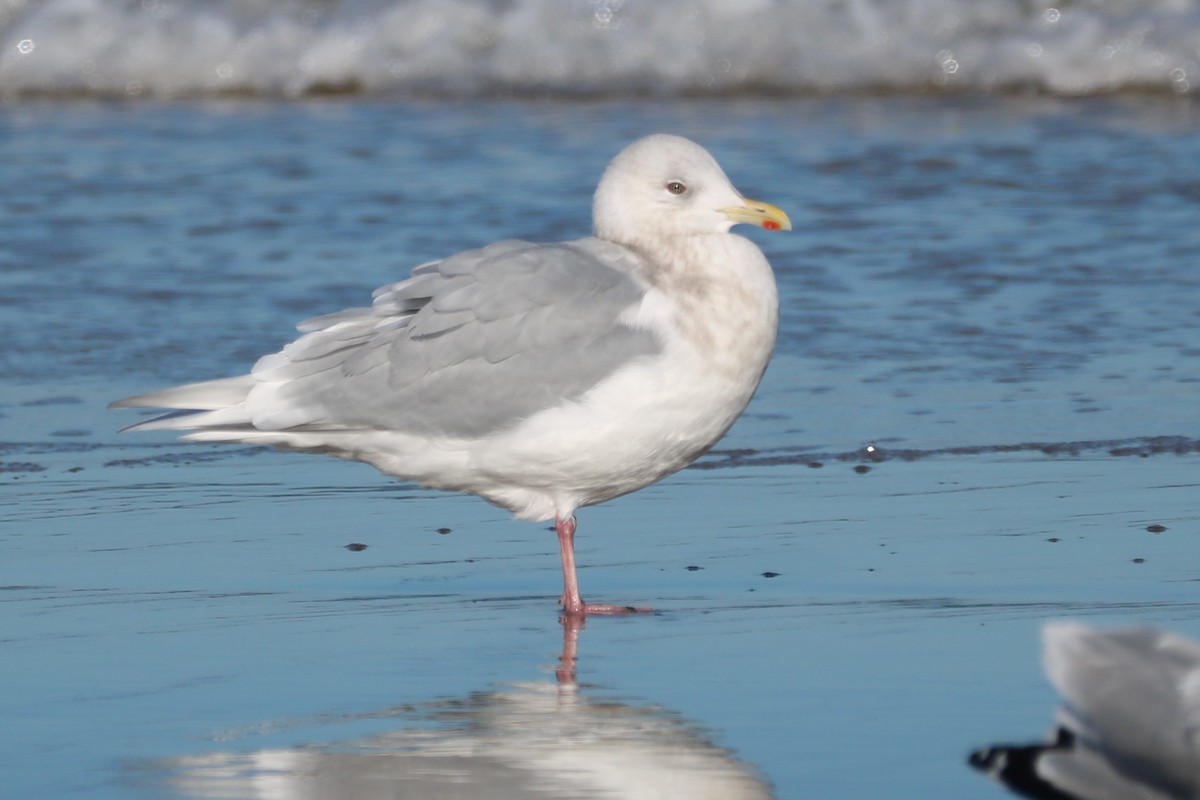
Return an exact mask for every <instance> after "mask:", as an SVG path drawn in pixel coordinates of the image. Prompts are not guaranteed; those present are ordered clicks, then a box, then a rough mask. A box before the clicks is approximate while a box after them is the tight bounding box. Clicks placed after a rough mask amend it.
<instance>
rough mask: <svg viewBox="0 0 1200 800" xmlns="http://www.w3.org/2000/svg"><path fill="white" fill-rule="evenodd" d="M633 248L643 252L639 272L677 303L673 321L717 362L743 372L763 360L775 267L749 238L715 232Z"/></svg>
mask: <svg viewBox="0 0 1200 800" xmlns="http://www.w3.org/2000/svg"><path fill="white" fill-rule="evenodd" d="M632 249H633V250H634V252H635V253H637V255H638V256H639V257H640V258H639V263H638V267H639V269H638V271H637V275H638V277H639V278H641V279H642V280H643V281H645V282H646V283H647V284H648V285H649V286H650V287H652V288H654V289H657V290H658V292H659V293H660V294H661V296H662V297H663V298H664V299H665V300H666V301H667V303H668V304H669V305H670V306H671V307H673V308H674V309H675V313H674V314H673V317H674V325H675V327H676V328H677V330H679V331H680V332H681V333H682V334H684V335H685V336H686V337H687V339H688V340H689V341H691V342H692V344H693V346H694V347H695V349H696V350H697V351H699V352H701V353H703V354H705V356H706V357H707V358H708V359H710V360H711V362H712V367H713V368H714V369H718V370H721V371H725V369H726V368H728V370H729V371H730V372H731V373H734V372H736V373H739V374H740V373H742V372H744V371H745V370H747V369H749V370H759V371H760V372H761V370H763V369H765V368H766V363H767V359H768V358H769V357H770V354H771V349H772V348H773V347H774V344H775V332H776V328H777V324H778V319H779V296H778V293H777V290H776V287H775V276H774V273H772V272H771V267H770V265H769V264H768V263H767V259H766V258H765V257H764V256H763V254H762V251H761V250H759V249H758V247H757V246H756V245H755V244H754V243H753V242H751V241H750V240H749V239H746V238H744V237H741V236H737V235H735V234H730V233H714V234H706V235H701V236H680V237H672V238H670V239H666V240H662V243H655V246H654V247H652V248H642V247H634V248H632ZM726 361H728V362H729V363H726Z"/></svg>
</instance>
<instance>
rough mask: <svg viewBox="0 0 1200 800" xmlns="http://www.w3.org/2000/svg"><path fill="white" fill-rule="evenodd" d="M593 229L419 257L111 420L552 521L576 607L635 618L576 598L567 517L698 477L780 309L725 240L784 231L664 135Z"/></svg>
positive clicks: (620, 169) (738, 243)
mask: <svg viewBox="0 0 1200 800" xmlns="http://www.w3.org/2000/svg"><path fill="white" fill-rule="evenodd" d="M592 222H593V229H594V235H593V236H590V237H587V238H583V239H577V240H574V241H567V242H556V243H549V244H534V243H530V242H525V241H517V240H505V241H500V242H496V243H494V244H490V245H487V246H486V247H482V248H479V249H475V250H467V251H464V252H461V253H457V254H455V255H452V256H449V257H448V258H443V259H441V260H438V261H431V262H429V263H426V264H422V265H420V266H418V267H416V268H415V269H414V270H413V271H412V275H411V277H409V278H407V279H406V280H402V281H400V282H398V283H393V284H390V285H388V286H384V287H382V288H380V289H378V290H376V291H375V293H374V302H373V303H372V305H371V306H369V307H366V308H351V309H347V310H344V311H339V312H336V313H332V314H327V315H324V316H319V317H316V318H314V319H310V320H308V321H307V322H303V323H301V324H300V325H299V326H298V328H299V330H300V331H301V332H302V333H303V335H302V336H301V337H300V338H298V339H296V340H295V341H294V342H292V343H291V344H288V345H287V346H286V347H284V348H283V349H282V350H280V351H279V352H277V353H272V354H270V355H266V356H264V357H262V358H261V359H259V360H258V362H257V363H256V364H255V365H254V367H253V369H252V370H251V371H250V372H249V374H246V375H239V376H236V377H231V378H222V379H218V380H212V381H204V382H201V383H192V384H187V385H184V386H177V387H174V388H169V389H164V390H161V391H157V392H151V393H149V394H143V395H139V396H136V397H130V398H126V399H123V400H118V401H117V402H115V403H113V404H112V406H111V407H119V408H125V407H154V408H163V409H176V410H175V411H173V412H171V413H168V414H165V415H163V416H159V417H156V418H154V419H150V420H146V421H143V422H140V423H137V424H134V425H131V426H129V427H128V428H126V430H182V431H191V432H190V433H187V434H186V435H184V436H182V437H181V438H182V439H183V440H185V441H193V442H230V443H248V444H258V445H267V446H272V447H276V448H280V449H283V450H299V451H307V452H315V453H325V454H329V455H334V456H339V457H341V458H346V459H353V460H357V461H363V462H366V463H368V464H371V465H373V466H375V467H376V468H378V469H379V470H381V471H382V472H384V473H385V474H387V475H391V476H393V477H396V478H399V479H402V480H409V481H415V482H417V483H419V484H421V485H423V486H427V487H431V488H436V489H444V490H450V491H458V492H467V493H470V494H474V495H478V496H479V497H482V498H484V499H485V500H488V501H490V502H492V503H494V504H496V505H498V506H501V507H503V508H505V509H508V510H509V511H511V512H512V513H513V514H514V515H515V516H516V517H517V518H519V519H525V520H532V521H547V520H551V519H553V520H554V527H555V531H556V533H557V535H558V543H559V550H560V554H561V558H562V571H563V594H562V597H561V603H562V607H563V612H564V614H565V615H567V616H568V617H584V616H586V615H589V614H623V613H629V612H632V611H637V610H640V609H635V608H630V607H628V606H620V605H609V604H595V603H585V602H584V601H583V599H582V597H581V596H580V593H579V583H578V580H577V578H576V571H575V546H574V541H575V530H576V522H575V511H576V509H578V508H581V507H583V506H589V505H594V504H596V503H602V502H605V501H607V500H611V499H613V498H615V497H619V496H621V495H624V494H627V493H629V492H633V491H636V490H638V489H641V488H643V487H645V486H648V485H649V484H652V483H654V482H655V481H658V480H660V479H662V478H664V477H666V476H668V475H670V474H672V473H674V472H676V471H678V470H680V469H682V468H684V467H686V466H687V465H688V464H690V463H691V462H692V461H694V460H695V459H696V458H697V457H698V456H700V455H701V454H702V453H704V452H705V451H706V450H707V449H708V448H710V447H711V446H712V445H713V444H715V443H716V442H717V441H718V440H719V439H720V438H721V437H722V436H723V435H724V434H725V432H726V431H727V430H728V429H729V427H730V426H731V425H732V424H733V422H734V420H736V419H737V418H738V416H739V415H740V414H741V412H742V410H743V409H744V408H745V407H746V405H747V403H749V401H750V398H751V396H752V395H753V394H754V391H755V389H756V388H757V387H758V383H759V380H760V379H761V377H762V375H763V372H764V370H765V369H766V367H767V362H768V360H769V358H770V355H771V350H772V348H773V346H774V342H775V334H776V327H777V321H778V315H779V300H778V294H777V291H776V287H775V279H774V274H773V272H772V271H771V267H770V265H769V264H768V263H767V260H766V258H765V257H764V256H763V254H762V251H761V250H759V248H758V247H757V246H756V245H755V244H754V243H753V242H751V241H750V240H748V239H746V238H744V237H742V236H739V235H736V234H733V233H731V232H730V229H731V228H732V227H733V226H734V225H737V224H739V223H746V224H750V225H754V226H758V227H761V228H765V229H767V230H791V222H790V221H789V220H788V217H787V215H786V214H785V213H784V212H783V211H782V210H781V209H779V208H778V207H776V206H774V205H771V204H770V203H765V202H762V201H758V200H750V199H747V198H745V197H743V196H742V195H741V194H740V193H739V192H738V191H737V190H736V189H735V188H734V187H733V185H732V184H731V183H730V181H729V179H728V178H727V177H726V176H725V173H724V172H723V171H722V169H721V167H720V165H719V164H717V162H716V160H715V159H714V158H713V157H712V156H711V155H710V154H709V153H708V151H706V150H705V149H704V148H702V147H701V146H699V145H698V144H696V143H694V142H692V141H690V140H688V139H685V138H682V137H679V136H672V135H667V134H655V135H652V136H648V137H645V138H643V139H639V140H638V141H636V142H634V143H632V144H630V145H629V146H628V147H626V148H625V149H624V150H622V151H621V152H620V153H618V154H617V156H616V157H615V158H614V159H613V160H612V162H611V163H610V164H609V165H608V167H607V169H606V170H605V171H604V174H603V176H602V177H601V179H600V183H599V185H598V186H597V187H596V192H595V196H594V198H593V207H592Z"/></svg>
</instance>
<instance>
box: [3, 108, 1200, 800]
mask: <svg viewBox="0 0 1200 800" xmlns="http://www.w3.org/2000/svg"><path fill="white" fill-rule="evenodd" d="M1196 125H1197V112H1196V109H1195V108H1194V106H1193V105H1192V104H1189V103H1188V102H1187V101H1186V100H1175V99H1167V98H1129V97H1124V98H1121V97H1117V98H1108V99H1092V100H1054V99H1022V98H1015V97H1010V98H1002V97H1000V98H997V97H992V98H954V97H940V98H922V97H919V96H909V97H896V98H857V99H818V98H814V99H795V98H791V99H779V100H747V99H729V100H721V101H699V100H697V101H685V100H673V101H670V102H657V101H656V102H649V101H646V102H640V101H621V102H617V101H612V102H532V101H530V102H458V103H451V102H443V103H434V102H429V103H420V102H399V101H385V100H379V99H364V98H358V99H355V98H342V99H330V100H326V101H308V102H303V103H271V102H258V101H238V100H224V101H213V102H206V103H194V104H189V103H182V102H177V103H162V104H157V103H141V104H122V103H98V102H96V103H93V102H73V103H68V102H63V103H57V102H55V103H52V102H36V103H26V104H20V105H18V104H13V105H8V106H3V107H0V175H2V177H3V183H4V185H5V187H6V191H5V192H4V195H3V197H0V336H3V341H4V343H5V346H4V347H3V348H0V374H2V375H3V376H4V381H3V383H2V384H0V387H2V388H0V632H2V633H0V637H2V639H3V654H4V655H3V658H0V685H3V686H4V687H5V689H4V692H3V693H2V694H0V718H2V719H3V720H4V722H5V724H4V725H3V726H0V769H2V771H3V776H4V781H5V784H6V787H7V789H8V791H11V792H12V793H13V795H14V796H22V797H56V798H57V797H62V798H96V799H97V800H99V799H101V798H104V799H107V798H125V797H177V796H183V797H216V796H220V797H254V798H268V797H269V798H275V797H308V796H313V797H316V796H338V793H339V792H340V793H341V794H342V795H343V796H345V795H348V794H350V792H351V790H354V791H358V790H360V789H361V786H360V785H359V784H356V783H355V781H359V782H361V781H363V780H366V781H367V783H369V784H370V785H371V786H373V787H375V790H377V791H384V790H385V789H387V787H392V788H394V787H396V786H402V787H403V788H404V790H405V791H406V792H407V793H408V794H407V795H403V796H414V797H415V796H442V797H446V796H451V795H449V794H447V793H446V791H447V790H446V788H445V785H441V786H440V788H439V787H438V786H437V785H436V781H435V779H434V778H430V777H429V776H430V775H434V776H435V777H436V776H438V775H441V776H443V777H444V776H445V775H446V774H449V775H451V777H452V778H454V779H455V780H458V781H459V782H460V783H461V784H462V785H466V786H470V785H474V784H470V781H471V780H475V781H478V782H479V784H478V785H482V786H486V787H491V788H492V789H493V790H494V791H493V793H492V795H491V796H498V793H499V791H500V788H499V787H503V788H508V787H510V786H511V787H513V791H514V793H516V796H547V797H618V796H620V797H636V796H638V795H637V793H636V790H637V789H638V787H641V788H642V789H645V790H646V791H649V789H648V788H646V787H649V786H650V785H651V783H652V782H651V781H650V780H649V778H647V777H646V776H648V775H658V776H659V777H661V776H663V775H667V776H670V775H677V776H679V780H680V781H681V784H680V785H681V786H682V787H683V788H682V789H680V792H682V793H683V794H682V796H698V795H696V794H695V789H694V785H693V784H687V783H683V781H685V779H686V778H687V776H689V775H690V776H693V778H695V776H699V778H698V779H697V780H698V781H699V783H700V784H701V785H703V784H704V783H705V781H706V780H707V781H708V782H709V783H710V784H712V785H717V784H716V782H717V781H718V780H719V779H720V780H724V779H728V780H732V781H737V782H740V783H739V784H738V785H739V786H741V787H742V789H741V790H739V791H743V794H742V795H741V796H746V797H752V796H775V797H780V798H800V797H823V798H830V797H838V798H867V797H871V798H874V797H896V798H931V797H948V798H949V797H955V798H996V797H1002V796H1003V793H1002V791H1001V790H1000V789H999V788H996V787H993V786H992V785H991V784H989V783H988V782H987V781H985V780H983V779H982V778H980V777H979V776H977V775H975V774H973V773H972V772H971V771H970V770H969V769H968V768H967V767H966V766H965V755H966V753H967V752H968V751H969V750H970V749H971V748H972V747H975V746H978V745H983V744H987V743H990V742H992V741H995V740H1000V739H1007V740H1022V739H1030V738H1036V737H1037V736H1038V735H1040V733H1041V732H1042V731H1043V730H1044V729H1045V728H1046V727H1047V726H1048V724H1049V720H1050V712H1051V709H1052V707H1053V703H1054V702H1055V701H1054V697H1053V694H1052V692H1051V691H1050V689H1049V688H1048V687H1047V686H1046V685H1045V682H1044V680H1043V679H1042V677H1041V675H1040V669H1039V665H1038V642H1037V631H1038V629H1039V627H1040V625H1041V623H1042V622H1043V621H1044V620H1046V619H1049V618H1058V617H1064V616H1071V617H1086V618H1089V619H1090V620H1092V621H1095V622H1108V623H1134V622H1141V623H1151V624H1157V625H1162V626H1166V627H1171V628H1174V629H1177V630H1179V631H1181V632H1183V633H1187V634H1190V635H1192V636H1197V635H1200V621H1198V615H1200V600H1198V599H1197V594H1196V581H1197V579H1198V578H1200V572H1198V571H1197V564H1198V563H1200V562H1198V561H1197V559H1196V554H1197V552H1198V551H1197V539H1198V537H1200V493H1198V491H1197V489H1198V488H1200V471H1198V469H1197V467H1198V466H1200V450H1198V444H1197V442H1198V441H1200V425H1198V423H1200V413H1198V412H1200V405H1198V404H1197V392H1198V391H1200V276H1198V273H1197V271H1196V268H1195V265H1196V264H1197V263H1200V226H1197V225H1196V220H1198V219H1200V182H1198V180H1197V177H1196V171H1195V167H1194V165H1195V164H1197V163H1200V139H1197V137H1196V136H1195V135H1194V131H1195V129H1196ZM659 130H663V131H670V132H675V133H680V134H683V135H686V136H690V137H692V138H694V139H696V140H698V141H700V142H701V143H703V144H704V145H706V146H707V147H709V148H710V149H711V150H712V151H713V152H714V154H715V155H716V156H717V157H718V159H719V160H720V161H721V163H722V165H723V166H724V168H725V170H726V172H727V173H728V174H729V175H730V177H731V178H732V180H733V181H734V183H735V184H736V185H738V186H739V187H740V188H741V189H742V190H743V191H744V192H745V193H746V194H748V195H751V196H754V197H761V198H763V199H766V200H769V201H771V202H775V203H776V204H778V205H780V206H782V207H783V208H785V209H786V210H787V211H788V212H789V214H790V215H791V217H792V219H793V221H794V222H795V228H796V229H795V231H793V232H792V233H791V234H771V233H766V232H750V233H749V234H748V235H750V236H752V237H753V238H754V239H755V240H756V241H757V242H758V243H759V244H760V246H761V247H762V248H763V249H764V251H765V252H766V253H767V255H768V257H769V258H770V260H771V262H772V264H773V265H774V266H775V268H776V272H777V275H778V279H779V284H780V293H781V301H782V310H781V316H782V319H781V330H780V339H779V344H778V348H777V353H776V356H775V358H774V360H773V363H772V367H771V369H770V370H769V371H768V374H767V376H766V378H765V380H764V383H763V385H762V387H761V389H760V392H759V394H758V396H757V397H756V398H755V400H754V402H753V403H752V405H751V407H750V409H749V410H748V411H747V413H746V415H745V416H744V417H743V419H742V420H741V421H740V422H739V423H738V424H737V425H736V426H735V428H734V429H733V430H732V431H731V432H730V434H729V435H728V437H727V438H726V439H725V440H724V441H723V442H722V443H721V444H720V445H718V447H717V449H716V450H714V451H713V452H712V453H710V454H708V455H707V456H705V457H704V458H703V459H702V460H701V461H700V462H699V463H698V464H697V465H696V468H694V469H689V470H685V471H684V472H682V473H680V474H678V475H676V476H674V477H672V478H670V479H668V480H666V481H664V482H662V483H660V484H658V485H655V486H653V487H650V488H648V489H646V490H643V491H642V492H639V493H637V494H634V495H631V496H629V497H626V498H622V499H620V500H618V501H614V502H612V503H610V504H607V505H605V506H601V507H597V508H592V509H585V510H584V511H583V512H582V513H581V514H580V533H579V557H580V562H581V581H582V583H583V587H584V590H585V592H586V594H587V596H588V597H589V598H594V599H596V600H598V601H619V602H630V603H636V604H639V605H651V606H654V607H655V608H657V609H659V610H660V611H659V613H658V614H655V615H648V616H641V617H636V618H630V619H594V620H591V621H589V622H588V623H587V625H586V626H585V627H584V629H583V630H582V631H580V632H579V667H578V687H577V688H576V689H575V690H574V692H573V693H569V694H567V695H563V694H560V689H557V688H556V680H555V674H554V670H555V668H556V666H558V660H559V657H560V654H561V648H562V637H563V631H562V628H561V626H560V624H559V622H558V620H557V618H556V611H555V608H556V606H555V604H556V597H557V591H558V588H557V587H558V585H559V576H558V562H557V557H556V543H555V540H554V537H553V535H552V534H551V533H549V532H547V531H546V530H544V529H543V526H540V525H534V524H529V523H519V522H512V521H509V520H508V519H507V518H506V515H505V514H504V513H503V512H501V511H499V510H497V509H494V508H492V507H490V506H488V505H486V504H485V503H483V502H482V501H479V500H476V499H473V498H465V497H458V496H453V495H445V494H441V493H437V492H432V491H427V490H423V489H419V488H417V487H413V486H411V485H405V484H402V483H396V482H392V481H390V480H388V479H386V478H384V477H383V476H381V475H379V474H378V473H376V472H375V471H374V470H372V469H370V468H367V467H365V466H362V465H358V464H347V463H344V462H338V461H334V460H332V459H320V458H315V457H311V456H298V455H289V454H280V453H275V452H270V451H260V450H256V449H253V448H244V447H226V448H218V447H207V446H197V445H183V444H179V443H176V442H174V441H172V440H171V439H170V437H168V436H166V435H162V434H139V435H133V434H129V435H120V434H118V433H116V429H117V428H118V427H119V426H120V425H121V424H124V423H127V422H130V421H132V420H134V419H137V417H136V415H135V414H132V413H130V412H123V413H122V414H118V413H116V412H110V411H107V410H106V409H105V406H106V405H107V403H108V402H110V401H111V400H114V399H116V398H119V397H123V396H126V395H129V394H133V393H137V392H140V391H145V390H148V389H151V388H156V387H159V386H163V385H169V384H172V383H178V382H184V381H190V380H199V379H205V378H213V377H220V376H223V375H230V374H236V373H238V372H241V371H244V370H245V369H247V368H248V367H249V366H250V365H251V364H252V363H253V361H254V359H255V358H256V357H257V356H259V355H261V354H262V353H265V352H269V351H271V350H272V349H275V348H277V347H278V346H279V345H281V344H283V343H284V342H286V341H287V340H288V339H289V338H290V336H291V335H292V333H291V326H292V325H294V324H295V323H296V322H298V321H299V320H301V319H304V318H306V317H309V316H313V315H316V314H320V313H324V312H328V311H333V310H337V309H339V308H343V307H346V306H350V305H361V304H363V303H365V302H366V301H367V299H368V298H369V292H370V290H371V289H372V288H374V287H375V286H378V285H381V284H383V283H386V282H389V281H392V280H395V279H397V278H399V277H402V276H403V275H404V274H406V272H407V270H408V269H409V268H411V267H412V266H414V265H415V264H418V263H420V262H422V261H425V260H428V259H432V258H437V257H439V256H443V255H446V254H448V253H452V252H455V251H457V250H460V249H464V248H467V247H474V246H478V245H481V244H484V243H487V242H490V241H493V240H496V239H499V238H505V237H513V236H517V237H523V238H529V239H535V240H552V239H564V238H574V237H578V236H584V235H587V234H588V232H589V227H590V223H589V205H590V196H591V192H592V189H593V188H594V185H595V182H596V180H597V178H598V176H599V174H600V172H601V171H602V169H603V167H604V165H605V164H606V163H607V161H608V160H609V159H610V158H611V157H612V155H613V154H615V152H616V151H618V150H619V149H620V148H621V147H622V146H623V145H624V144H625V143H627V142H628V141H630V140H632V139H633V138H636V137H637V136H640V135H643V134H645V133H649V132H652V131H659ZM1159 528H1161V530H1159ZM1152 531H1156V532H1152ZM352 543H360V544H365V545H367V547H366V549H362V550H351V549H348V548H346V545H348V544H352ZM548 720H550V721H548ZM597 731H603V732H604V735H603V736H601V735H598V734H596V732H597ZM647 731H649V734H648V733H647ZM547 732H551V733H553V734H554V735H553V736H552V735H550V733H547ZM650 734H653V735H650ZM639 736H640V737H642V738H639ZM647 741H653V742H658V743H660V744H661V748H662V749H656V748H657V747H659V745H655V746H653V747H652V746H650V745H647V744H646V742H647ZM481 753H487V754H490V755H489V756H488V757H487V758H483V757H481V756H480V754H481ZM557 753H564V754H567V755H565V756H563V757H564V758H567V762H566V766H565V767H564V766H563V764H562V763H560V762H557V761H556V762H555V764H554V765H550V764H549V763H548V756H547V755H546V754H557ZM570 758H575V759H576V760H575V761H571V760H570ZM656 758H657V759H658V760H657V761H655V759H656ZM364 759H365V760H364ZM388 759H390V760H388ZM639 759H640V760H639ZM431 765H432V766H431ZM317 774H321V775H326V776H334V777H333V778H330V779H329V780H331V781H332V783H329V784H326V783H319V782H318V781H317V779H316V778H315V777H313V776H314V775H317ZM564 774H569V775H572V776H575V777H574V778H573V780H575V782H574V783H571V782H569V781H567V779H566V778H563V775H564ZM364 776H365V777H364ZM580 776H583V777H580ZM639 776H641V777H640V778H639ZM705 776H708V777H707V778H706V777H705ZM713 776H717V777H713ZM338 781H341V783H339V782H338ZM403 781H409V783H403ZM331 787H332V788H331ZM380 787H383V788H380ZM614 787H615V788H614ZM631 787H632V788H631ZM388 790H390V789H388ZM363 791H365V790H363ZM422 792H424V793H425V794H422ZM463 792H464V795H463V796H488V795H478V794H476V795H471V794H470V793H469V792H468V791H467V790H466V789H464V790H463ZM605 792H607V794H606V793H605ZM521 793H524V794H521ZM538 793H540V794H538ZM755 793H757V794H755ZM366 796H370V795H366ZM726 796H739V795H738V794H736V793H732V792H731V793H728V794H727V795H726Z"/></svg>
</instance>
